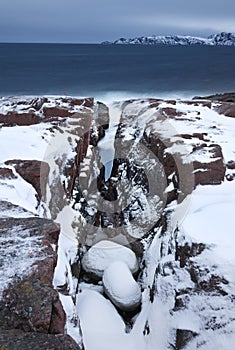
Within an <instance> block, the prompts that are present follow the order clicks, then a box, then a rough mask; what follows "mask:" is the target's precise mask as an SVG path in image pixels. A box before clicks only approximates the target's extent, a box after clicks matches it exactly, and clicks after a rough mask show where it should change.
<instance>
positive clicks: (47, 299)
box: [0, 217, 65, 334]
mask: <svg viewBox="0 0 235 350" xmlns="http://www.w3.org/2000/svg"><path fill="white" fill-rule="evenodd" d="M0 224H1V225H0V236H3V237H4V245H5V249H6V257H4V256H3V257H2V258H3V259H4V258H5V259H7V258H8V255H7V254H8V246H9V245H11V251H12V252H13V251H14V250H15V251H16V250H18V249H19V246H18V245H19V243H18V242H15V241H13V240H12V238H11V235H12V232H13V230H14V232H16V231H15V230H17V234H18V236H19V237H21V239H20V241H23V240H25V239H29V238H30V237H35V238H37V244H40V247H41V248H40V249H37V253H36V254H37V255H36V257H34V261H35V262H34V263H33V265H32V266H31V269H30V270H29V272H28V274H24V275H23V276H20V275H17V274H16V275H15V277H13V276H12V277H11V282H10V283H11V284H10V285H8V287H6V288H5V290H4V291H3V294H2V299H1V300H0V314H1V318H0V328H2V329H20V330H23V331H25V332H32V331H33V332H40V333H56V334H57V333H64V326H65V313H64V310H63V308H62V305H61V303H60V300H59V295H58V292H57V291H56V290H55V289H54V288H53V284H52V283H53V275H54V268H55V265H56V261H57V254H56V251H55V250H54V249H53V247H52V245H54V246H55V247H56V245H57V242H58V237H59V232H60V229H59V226H58V225H56V224H55V223H53V221H51V220H46V219H40V218H36V217H32V218H25V219H16V218H7V219H1V220H0ZM15 254H17V251H16V252H15ZM24 254H25V255H24V256H22V260H24V259H26V260H27V258H30V254H31V253H30V252H24ZM27 254H29V256H28V257H27ZM11 259H12V265H13V266H12V269H13V271H14V261H16V262H17V261H18V260H17V259H16V260H15V258H14V254H13V255H12V257H11ZM16 271H18V270H16Z"/></svg>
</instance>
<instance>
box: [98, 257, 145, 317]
mask: <svg viewBox="0 0 235 350" xmlns="http://www.w3.org/2000/svg"><path fill="white" fill-rule="evenodd" d="M103 286H104V291H105V293H106V295H107V296H108V297H109V298H110V300H111V301H112V302H113V303H114V304H115V305H116V306H117V307H118V308H120V309H121V310H123V311H133V310H135V309H136V308H137V307H138V306H139V305H140V303H141V290H140V287H139V285H138V283H137V282H136V281H135V279H134V278H133V276H132V274H131V271H130V270H129V268H128V266H127V264H126V263H124V262H123V261H115V262H113V263H112V264H111V265H110V266H109V267H107V269H105V271H104V275H103Z"/></svg>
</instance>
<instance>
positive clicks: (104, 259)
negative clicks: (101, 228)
mask: <svg viewBox="0 0 235 350" xmlns="http://www.w3.org/2000/svg"><path fill="white" fill-rule="evenodd" d="M116 260H120V261H122V262H124V263H126V265H127V266H128V268H129V269H130V271H131V272H132V273H135V272H137V271H138V269H139V266H138V261H137V258H136V255H135V253H134V252H133V251H132V250H131V249H129V248H127V247H124V246H122V245H120V244H117V243H115V242H111V241H106V240H103V241H100V242H98V243H96V244H95V245H93V246H92V247H91V248H90V249H89V250H88V252H87V253H86V254H85V255H84V257H83V259H82V267H83V269H84V270H85V271H86V272H88V273H90V274H91V275H93V276H95V277H98V278H102V276H103V273H104V270H105V269H106V268H107V267H108V266H109V265H110V264H111V263H112V262H114V261H116Z"/></svg>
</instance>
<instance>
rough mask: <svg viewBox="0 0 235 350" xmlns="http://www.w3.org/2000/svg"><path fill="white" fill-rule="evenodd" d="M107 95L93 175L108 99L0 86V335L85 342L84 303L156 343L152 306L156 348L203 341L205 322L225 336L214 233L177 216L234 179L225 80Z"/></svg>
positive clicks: (1, 344)
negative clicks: (9, 93)
mask: <svg viewBox="0 0 235 350" xmlns="http://www.w3.org/2000/svg"><path fill="white" fill-rule="evenodd" d="M114 105H115V108H116V109H117V110H119V114H120V115H119V121H118V123H117V125H116V129H115V130H116V132H115V135H114V139H113V141H112V142H113V146H112V147H113V149H114V152H115V153H114V158H113V160H112V168H111V176H110V178H109V179H105V166H107V165H106V164H102V163H101V156H100V154H101V148H99V141H100V140H102V139H104V138H105V137H106V136H107V134H108V132H109V130H110V125H111V120H112V115H111V113H112V112H111V108H110V105H107V104H105V103H102V102H98V101H95V100H94V99H93V98H75V97H11V98H1V99H0V128H1V129H0V142H1V149H2V156H1V158H0V187H1V188H0V193H1V195H0V241H1V248H0V250H1V258H0V266H1V270H2V272H3V276H2V277H0V282H1V287H0V313H1V319H0V348H1V349H5V350H8V349H9V350H12V349H16V350H21V349H24V350H27V349H31V348H32V347H33V348H34V349H42V350H43V349H45V350H47V349H52V348H53V349H74V350H75V349H77V350H79V349H80V350H82V349H86V350H90V349H91V350H92V349H93V348H94V344H93V343H92V337H91V335H92V334H93V333H92V329H91V328H89V324H92V322H93V319H92V316H91V315H90V312H91V311H90V310H89V303H90V305H93V304H92V303H94V305H99V308H100V309H99V311H100V313H102V310H104V315H106V314H105V313H106V312H107V315H108V316H107V319H108V317H110V315H111V314H112V315H115V316H113V317H116V321H115V322H116V323H117V329H119V328H118V327H119V326H118V325H120V329H121V330H120V334H121V337H123V339H124V340H123V341H124V343H125V341H127V340H126V339H127V338H126V337H127V336H128V337H129V338H130V339H132V338H131V337H133V338H135V337H137V338H138V339H139V344H140V349H141V350H142V349H143V350H144V349H150V348H148V347H147V346H148V345H146V344H147V343H148V340H146V339H151V342H153V343H154V344H156V346H160V345H159V344H163V343H160V341H159V339H158V337H159V334H157V329H155V327H156V325H155V324H157V325H158V327H160V326H159V319H160V318H159V319H157V315H158V313H159V310H161V312H163V314H164V315H165V319H166V320H167V326H166V328H164V330H163V331H162V339H163V340H164V346H167V347H165V348H166V349H168V348H169V349H170V348H171V349H177V350H180V349H185V350H186V349H188V346H190V344H192V346H195V347H198V346H199V345H200V346H202V350H203V349H209V347H208V346H211V345H210V344H212V343H211V342H212V338H211V334H212V333H213V334H215V337H219V336H220V335H223V336H224V337H230V336H231V335H232V336H234V337H235V335H234V334H235V328H234V327H233V324H234V317H233V315H232V312H234V311H235V308H234V306H233V301H234V298H235V288H234V281H233V280H232V277H231V276H230V275H229V274H227V275H226V274H225V273H224V270H223V269H222V263H221V265H220V261H216V256H214V255H213V254H214V253H213V252H214V249H215V248H214V245H216V243H215V242H213V239H211V241H209V240H208V239H207V237H203V234H202V236H201V237H197V238H196V237H194V234H193V233H192V234H191V231H190V228H189V229H188V226H186V224H187V220H185V221H184V219H185V217H187V215H189V218H190V215H192V216H191V218H193V215H194V214H195V213H197V209H195V212H193V213H191V212H190V211H189V207H190V200H192V202H193V200H194V199H191V198H194V196H198V198H199V197H200V198H204V197H203V196H204V193H205V195H207V193H209V192H207V191H213V189H214V188H218V189H221V188H224V187H223V186H225V187H226V190H227V187H228V186H230V187H229V189H230V188H231V193H232V192H233V190H234V187H233V186H234V183H235V152H234V151H233V150H234V148H233V147H234V139H233V136H235V134H233V130H234V129H235V128H232V126H234V125H235V124H234V123H235V119H234V118H235V94H234V93H226V94H217V95H211V96H205V97H199V96H197V97H195V98H194V99H192V100H189V101H183V100H163V99H158V98H144V99H133V100H128V101H121V102H115V103H114ZM102 152H103V150H102ZM107 152H108V150H107ZM221 191H222V190H221ZM221 197H222V194H221ZM211 198H212V197H211ZM211 200H212V199H211ZM193 203H194V202H193ZM195 203H197V202H195ZM213 203H214V202H213ZM214 204H215V203H214ZM214 204H213V205H214ZM195 205H196V204H195ZM231 205H233V204H231ZM195 208H196V207H195ZM200 208H201V209H200ZM200 208H199V209H198V212H200V210H201V211H202V210H204V206H202V207H200ZM205 210H206V209H205ZM188 212H189V214H188ZM205 215H206V214H205ZM221 216H223V213H221ZM184 222H186V223H184ZM189 227H190V226H189ZM187 229H188V232H187ZM204 238H205V239H204ZM216 264H218V265H216ZM231 266H234V265H233V262H231ZM231 268H232V267H231ZM118 271H121V273H120V275H122V276H126V277H125V278H124V277H123V279H122V278H121V277H122V276H121V277H120V276H118ZM88 301H89V302H88ZM217 305H219V307H218V308H217ZM85 306H86V307H87V309H86V308H85ZM102 308H103V309H102ZM146 310H149V311H148V312H147V311H146ZM186 314H187V317H186V316H185V315H186ZM154 315H155V316H154ZM223 315H226V316H224V317H223ZM100 316H101V315H100V314H99V315H97V322H99V317H100ZM188 317H189V318H190V317H191V318H192V319H193V320H194V322H193V321H192V323H190V324H188V325H186V323H187V319H188ZM101 319H102V317H101ZM105 320H106V318H105V317H104V320H103V322H104V324H105ZM111 320H112V319H111ZM100 322H101V323H102V321H100ZM154 322H155V323H154ZM109 323H110V322H107V327H109ZM116 323H115V324H116ZM97 324H98V323H97ZM97 324H96V323H95V321H94V325H97ZM94 325H93V326H94ZM195 325H196V326H195ZM90 327H91V326H90ZM94 327H95V326H94ZM94 327H93V328H94ZM97 327H98V326H97ZM101 327H102V324H101ZM107 332H109V330H108V331H107ZM110 332H111V330H110ZM121 332H123V333H121ZM111 333H112V332H111ZM111 333H110V334H111ZM137 334H138V336H137ZM100 337H101V338H102V335H101V336H100ZM103 338H104V340H102V339H101V341H100V343H99V344H98V343H97V344H96V346H97V347H96V350H102V347H103V349H104V344H105V341H106V340H105V336H103ZM129 338H128V339H129ZM112 339H113V338H112ZM120 339H122V338H120ZM102 341H104V342H103V343H102ZM120 341H121V340H120ZM128 341H129V340H128ZM128 341H127V342H126V343H125V344H127V345H123V349H128ZM130 341H131V340H130ZM93 342H94V340H93ZM125 346H126V347H125Z"/></svg>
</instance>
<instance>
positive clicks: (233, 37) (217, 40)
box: [102, 32, 235, 46]
mask: <svg viewBox="0 0 235 350" xmlns="http://www.w3.org/2000/svg"><path fill="white" fill-rule="evenodd" d="M102 44H104V45H110V44H119V45H128V44H133V45H174V46H175V45H210V46H218V45H225V46H235V34H233V33H226V32H222V33H219V34H214V35H210V36H209V37H208V38H201V37H195V36H182V35H167V36H162V35H160V36H159V35H152V36H142V37H137V38H129V39H126V38H120V39H118V40H115V41H113V42H112V41H104V42H102Z"/></svg>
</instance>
